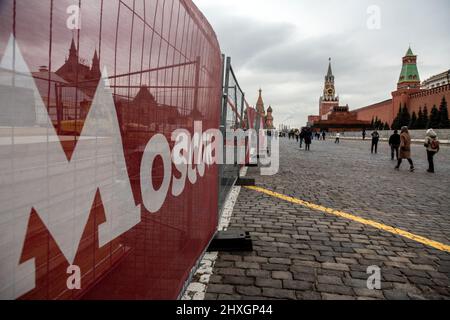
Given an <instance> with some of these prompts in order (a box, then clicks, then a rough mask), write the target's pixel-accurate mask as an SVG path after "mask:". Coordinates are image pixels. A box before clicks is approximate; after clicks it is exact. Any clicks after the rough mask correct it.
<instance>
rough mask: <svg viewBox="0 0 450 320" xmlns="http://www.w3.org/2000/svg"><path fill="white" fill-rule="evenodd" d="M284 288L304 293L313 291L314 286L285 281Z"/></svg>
mask: <svg viewBox="0 0 450 320" xmlns="http://www.w3.org/2000/svg"><path fill="white" fill-rule="evenodd" d="M283 288H284V289H292V290H298V291H304V290H312V289H313V285H312V283H310V282H306V281H297V280H283Z"/></svg>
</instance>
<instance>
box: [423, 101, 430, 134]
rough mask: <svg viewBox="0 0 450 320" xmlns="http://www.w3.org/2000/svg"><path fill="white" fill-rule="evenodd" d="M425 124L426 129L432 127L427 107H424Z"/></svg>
mask: <svg viewBox="0 0 450 320" xmlns="http://www.w3.org/2000/svg"><path fill="white" fill-rule="evenodd" d="M423 123H424V124H425V127H424V129H428V128H429V127H430V117H429V116H428V107H427V105H425V107H423Z"/></svg>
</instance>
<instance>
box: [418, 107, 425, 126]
mask: <svg viewBox="0 0 450 320" xmlns="http://www.w3.org/2000/svg"><path fill="white" fill-rule="evenodd" d="M425 126H426V123H425V120H424V117H423V111H422V107H420V108H419V115H418V116H417V122H416V129H425Z"/></svg>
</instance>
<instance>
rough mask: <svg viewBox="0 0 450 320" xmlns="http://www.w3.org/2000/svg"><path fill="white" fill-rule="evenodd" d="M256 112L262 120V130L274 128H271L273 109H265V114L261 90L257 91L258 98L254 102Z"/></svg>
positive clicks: (272, 127)
mask: <svg viewBox="0 0 450 320" xmlns="http://www.w3.org/2000/svg"><path fill="white" fill-rule="evenodd" d="M256 112H257V113H258V114H259V115H260V117H262V118H263V119H264V129H267V130H273V129H275V127H274V126H273V120H274V119H273V115H272V113H273V109H272V106H269V108H268V109H267V114H266V111H265V109H264V100H263V98H262V90H261V89H259V97H258V101H257V102H256Z"/></svg>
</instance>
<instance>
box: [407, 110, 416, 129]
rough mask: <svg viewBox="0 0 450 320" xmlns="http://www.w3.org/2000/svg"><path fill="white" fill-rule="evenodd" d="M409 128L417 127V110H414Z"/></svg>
mask: <svg viewBox="0 0 450 320" xmlns="http://www.w3.org/2000/svg"><path fill="white" fill-rule="evenodd" d="M409 128H410V129H417V115H416V112H415V111H413V114H412V116H411V121H410V122H409Z"/></svg>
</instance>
